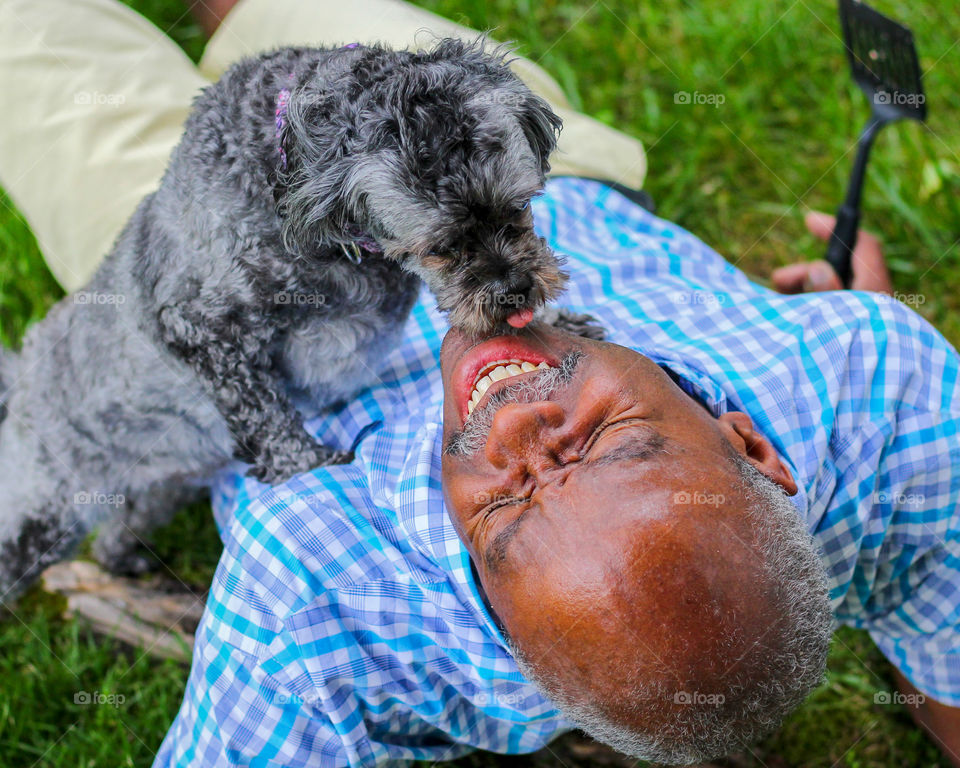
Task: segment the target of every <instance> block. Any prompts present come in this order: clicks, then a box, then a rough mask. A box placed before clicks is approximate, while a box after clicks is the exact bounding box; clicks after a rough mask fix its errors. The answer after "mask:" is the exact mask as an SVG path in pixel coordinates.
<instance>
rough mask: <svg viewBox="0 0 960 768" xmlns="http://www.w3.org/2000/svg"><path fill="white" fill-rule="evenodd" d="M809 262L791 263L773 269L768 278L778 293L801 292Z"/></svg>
mask: <svg viewBox="0 0 960 768" xmlns="http://www.w3.org/2000/svg"><path fill="white" fill-rule="evenodd" d="M809 268H810V265H809V264H791V265H789V266H787V267H780V268H779V269H775V270H773V274H772V275H770V280H771V282H772V283H773V287H774V288H775V289H776V290H778V291H780V293H801V292H802V291H803V286H804V283H805V282H806V280H807V272H808V271H809Z"/></svg>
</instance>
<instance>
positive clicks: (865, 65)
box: [827, 0, 927, 288]
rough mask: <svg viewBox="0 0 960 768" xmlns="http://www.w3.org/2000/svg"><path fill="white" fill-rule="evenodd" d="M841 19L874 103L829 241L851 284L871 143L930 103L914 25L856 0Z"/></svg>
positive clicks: (919, 115) (858, 75) (844, 7)
mask: <svg viewBox="0 0 960 768" xmlns="http://www.w3.org/2000/svg"><path fill="white" fill-rule="evenodd" d="M840 23H841V24H842V25H843V39H844V45H845V47H846V49H847V57H848V58H849V59H850V68H851V69H852V70H853V78H854V80H856V81H857V85H859V86H860V88H861V90H863V92H864V93H865V94H866V95H867V98H868V99H869V100H870V107H871V110H870V119H869V120H868V121H867V125H866V127H865V128H864V129H863V133H862V134H860V142H859V144H858V145H857V158H856V160H855V161H854V164H853V173H852V174H851V175H850V186H849V188H848V189H847V197H846V200H845V201H844V203H843V205H841V206H840V209H839V210H838V211H837V224H836V226H835V227H834V230H833V234H832V235H831V236H830V243H829V245H828V246H827V261H828V262H829V263H830V265H831V266H832V267H833V268H834V269H835V270H836V271H837V274H838V275H839V276H840V279H841V280H842V281H843V285H844V286H845V287H847V288H849V287H850V280H851V278H852V277H853V272H852V268H851V263H850V261H851V259H850V257H851V255H852V254H853V249H854V246H856V244H857V228H858V226H859V223H860V193H861V191H862V189H863V176H864V173H865V171H866V169H867V159H868V158H869V157H870V147H871V146H872V145H873V140H874V139H875V138H876V136H877V133H878V132H879V131H880V129H881V128H883V126H885V125H886V124H887V123H892V122H893V121H895V120H919V121H921V122H923V121H924V120H926V118H927V104H926V97H925V96H924V93H923V80H922V75H921V72H920V63H919V61H918V59H917V48H916V46H915V45H914V42H913V33H912V32H911V31H910V30H909V29H907V28H906V27H905V26H903V25H902V24H898V23H897V22H895V21H893V20H892V19H888V18H887V17H886V16H884V15H883V14H882V13H879V12H877V11H875V10H874V9H873V8H871V7H870V6H869V5H867V4H866V3H860V2H856V0H840Z"/></svg>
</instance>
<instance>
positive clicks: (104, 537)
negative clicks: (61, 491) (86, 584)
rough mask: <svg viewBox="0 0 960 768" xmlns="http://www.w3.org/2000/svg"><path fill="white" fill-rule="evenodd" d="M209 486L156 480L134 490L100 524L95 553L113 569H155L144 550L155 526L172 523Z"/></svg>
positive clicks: (129, 570)
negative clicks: (176, 515) (150, 484)
mask: <svg viewBox="0 0 960 768" xmlns="http://www.w3.org/2000/svg"><path fill="white" fill-rule="evenodd" d="M205 494H206V489H204V488H201V487H199V486H193V485H185V484H184V483H183V482H182V481H180V480H177V481H175V482H174V481H171V482H169V483H155V484H153V485H152V486H150V487H148V488H145V489H144V490H142V491H133V492H130V494H129V495H128V496H127V497H126V498H125V499H124V503H123V505H122V508H120V509H118V510H117V513H116V514H115V515H114V516H113V518H112V519H111V520H109V521H107V522H106V523H104V524H103V525H101V526H100V528H99V530H98V531H97V538H96V539H95V540H94V542H93V556H94V557H95V558H96V559H97V560H98V561H99V562H100V564H101V565H103V566H104V567H105V568H108V569H109V570H111V571H113V572H114V573H124V574H138V573H144V572H146V571H148V570H152V569H153V568H154V566H155V565H156V563H155V561H154V560H153V559H152V558H151V557H149V555H148V554H145V553H144V549H145V548H149V546H150V544H151V543H152V541H153V536H152V533H153V531H154V530H155V529H156V528H159V527H161V526H163V525H166V524H167V523H169V522H170V521H171V520H172V519H173V516H174V515H175V514H176V513H177V512H179V511H180V510H181V509H182V508H183V507H185V506H186V505H187V504H191V503H192V502H194V501H199V500H200V499H201V498H203V496H204V495H205Z"/></svg>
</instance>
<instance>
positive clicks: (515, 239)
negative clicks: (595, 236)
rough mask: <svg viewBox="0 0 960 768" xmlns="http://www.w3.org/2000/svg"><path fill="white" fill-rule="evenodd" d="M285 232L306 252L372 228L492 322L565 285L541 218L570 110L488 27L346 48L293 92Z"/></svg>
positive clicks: (453, 306)
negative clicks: (430, 44) (488, 36)
mask: <svg viewBox="0 0 960 768" xmlns="http://www.w3.org/2000/svg"><path fill="white" fill-rule="evenodd" d="M288 120H289V125H290V128H289V134H288V138H287V152H288V154H289V156H290V162H291V167H290V171H289V173H288V174H287V176H288V182H287V189H288V191H287V193H286V196H285V197H284V198H283V200H282V201H281V202H282V204H283V207H284V208H285V213H286V219H285V223H284V230H285V231H284V234H285V237H286V238H287V241H288V243H289V244H291V245H292V247H295V248H296V249H297V250H298V251H300V252H305V251H308V250H309V249H310V248H311V247H313V248H315V247H317V246H318V245H321V246H322V245H338V244H348V243H350V242H353V241H356V240H357V238H358V234H360V233H362V235H363V236H365V237H366V238H370V240H372V241H373V242H374V243H375V244H376V247H375V248H379V249H382V251H383V254H384V255H385V256H386V257H387V258H392V259H395V260H397V261H398V262H399V263H401V264H402V265H403V267H404V268H406V269H408V270H410V271H412V272H414V273H416V274H417V275H419V276H420V277H422V278H423V280H424V281H425V282H426V283H427V285H428V286H429V287H430V289H431V290H432V291H433V293H434V295H435V296H436V298H437V301H438V304H439V306H440V308H441V309H442V310H444V311H445V312H447V313H449V316H450V320H451V322H452V324H454V325H456V326H458V327H461V328H463V329H465V330H467V331H469V332H472V333H483V332H489V331H491V330H493V329H495V328H497V327H499V326H501V325H502V324H503V322H504V321H505V320H506V319H507V318H508V317H510V316H512V315H514V314H515V313H517V312H518V311H522V310H535V309H536V308H537V307H538V306H540V305H542V304H543V303H544V302H545V301H547V300H549V299H552V298H555V297H556V296H557V294H558V293H559V292H560V291H561V289H562V287H563V285H564V281H565V279H566V275H565V274H564V273H563V272H562V271H561V268H560V261H559V259H558V258H557V257H556V256H555V255H554V254H553V252H552V251H551V250H550V248H549V247H548V246H547V244H546V242H545V241H544V240H543V239H542V238H540V237H538V236H537V235H536V233H535V232H534V230H533V217H532V215H531V211H530V199H531V198H532V197H534V196H535V195H537V194H539V193H540V192H541V191H542V189H543V184H544V181H545V178H546V174H547V172H548V171H549V169H550V163H549V156H550V153H551V152H552V151H553V149H554V147H555V146H556V140H557V135H558V132H559V130H560V118H559V117H557V115H556V114H554V112H553V111H552V110H551V109H550V107H549V105H548V104H547V103H546V102H545V101H544V100H543V99H541V98H540V97H538V96H536V95H535V94H534V93H532V92H531V91H530V90H529V89H528V88H527V87H526V86H525V85H524V84H523V83H522V82H521V81H520V80H519V79H518V78H517V77H516V76H515V75H514V74H513V73H512V72H511V71H510V69H509V67H508V62H507V60H506V56H505V54H504V52H503V49H502V48H498V49H496V50H495V51H494V52H493V53H490V52H485V51H484V47H483V38H480V39H479V40H477V41H475V42H473V43H465V42H463V41H461V40H456V39H445V40H442V41H440V42H439V43H438V44H437V45H436V46H435V47H434V48H433V49H432V50H429V51H424V52H417V53H413V52H410V51H392V50H389V49H386V48H383V47H380V46H373V47H368V48H366V47H365V48H358V49H354V50H345V51H342V52H341V53H340V55H339V56H338V57H336V58H335V59H334V61H333V62H332V63H331V64H330V65H329V66H327V67H324V68H323V69H321V70H319V71H318V73H317V74H316V76H314V77H312V78H311V79H310V80H309V81H308V82H306V83H303V84H301V85H300V86H298V87H297V88H296V89H294V90H293V92H292V93H291V96H290V101H289V107H288Z"/></svg>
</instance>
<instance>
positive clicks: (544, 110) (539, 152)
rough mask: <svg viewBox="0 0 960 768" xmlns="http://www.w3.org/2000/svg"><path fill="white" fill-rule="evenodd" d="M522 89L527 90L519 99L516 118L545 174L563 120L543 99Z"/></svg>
mask: <svg viewBox="0 0 960 768" xmlns="http://www.w3.org/2000/svg"><path fill="white" fill-rule="evenodd" d="M524 90H526V91H527V92H526V94H525V95H524V97H523V98H522V99H521V100H520V109H519V113H518V114H517V119H518V120H519V122H520V127H521V128H522V129H523V135H524V136H525V137H526V139H527V143H528V144H530V149H532V150H533V153H534V155H536V156H537V159H538V160H539V161H540V172H541V173H542V174H543V175H544V176H546V175H547V173H549V171H550V155H551V154H552V153H553V150H554V149H556V147H557V138H558V137H559V136H560V131H561V129H562V128H563V121H562V120H561V119H560V117H559V115H557V114H556V113H555V112H554V111H553V110H552V109H551V108H550V105H549V104H548V103H547V102H546V100H545V99H543V98H541V97H540V96H537V94H535V93H533V92H531V91H529V90H527V89H526V88H524Z"/></svg>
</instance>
